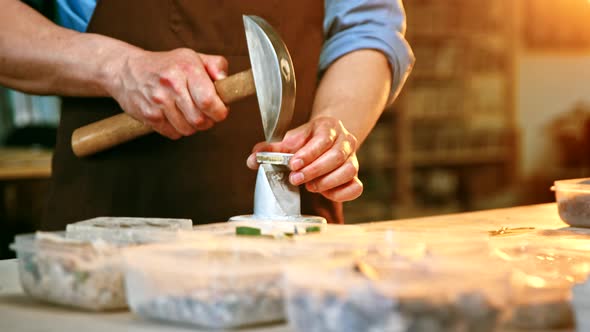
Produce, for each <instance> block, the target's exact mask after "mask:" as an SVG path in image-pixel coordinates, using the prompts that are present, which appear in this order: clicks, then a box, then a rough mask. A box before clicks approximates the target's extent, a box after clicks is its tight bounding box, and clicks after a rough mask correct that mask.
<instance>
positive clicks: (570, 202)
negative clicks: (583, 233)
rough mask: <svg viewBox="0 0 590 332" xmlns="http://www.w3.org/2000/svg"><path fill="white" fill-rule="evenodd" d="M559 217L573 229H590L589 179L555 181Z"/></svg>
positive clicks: (553, 188)
mask: <svg viewBox="0 0 590 332" xmlns="http://www.w3.org/2000/svg"><path fill="white" fill-rule="evenodd" d="M551 190H553V191H555V199H556V200H557V210H558V212H559V217H560V218H561V220H563V221H564V222H565V223H567V224H568V225H570V226H574V227H590V178H581V179H571V180H561V181H555V183H554V186H553V187H551Z"/></svg>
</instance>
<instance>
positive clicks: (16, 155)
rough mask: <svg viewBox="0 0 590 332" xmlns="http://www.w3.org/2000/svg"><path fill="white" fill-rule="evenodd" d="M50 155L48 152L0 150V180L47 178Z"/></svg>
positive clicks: (49, 174) (49, 171)
mask: <svg viewBox="0 0 590 332" xmlns="http://www.w3.org/2000/svg"><path fill="white" fill-rule="evenodd" d="M51 155H52V152H51V151H49V150H34V149H0V180H20V179H44V178H49V177H50V176H51Z"/></svg>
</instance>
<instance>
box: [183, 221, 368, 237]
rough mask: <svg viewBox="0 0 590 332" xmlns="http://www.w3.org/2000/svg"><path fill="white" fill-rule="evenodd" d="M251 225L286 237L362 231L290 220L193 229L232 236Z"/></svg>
mask: <svg viewBox="0 0 590 332" xmlns="http://www.w3.org/2000/svg"><path fill="white" fill-rule="evenodd" d="M238 227H252V228H257V229H259V230H260V231H261V233H262V234H261V235H265V236H270V237H273V238H286V237H292V236H297V235H318V234H321V235H345V234H357V233H364V230H363V228H362V227H359V226H355V225H336V224H318V223H306V222H291V221H264V220H260V221H231V222H222V223H215V224H208V225H199V226H195V227H194V231H195V232H198V233H203V234H209V235H216V236H234V235H236V228H238Z"/></svg>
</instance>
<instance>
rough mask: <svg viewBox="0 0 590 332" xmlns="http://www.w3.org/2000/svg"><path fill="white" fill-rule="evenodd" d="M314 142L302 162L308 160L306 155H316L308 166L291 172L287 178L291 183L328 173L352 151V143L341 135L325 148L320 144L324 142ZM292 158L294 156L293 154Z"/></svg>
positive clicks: (297, 183) (305, 180) (295, 163)
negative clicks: (314, 144) (334, 142)
mask: <svg viewBox="0 0 590 332" xmlns="http://www.w3.org/2000/svg"><path fill="white" fill-rule="evenodd" d="M312 143H313V139H312V140H311V141H310V144H312ZM316 144H317V145H316V147H315V148H314V147H312V148H310V149H309V151H311V153H309V154H307V155H306V156H305V157H303V158H301V159H302V160H303V161H304V162H308V161H307V160H306V159H304V158H306V157H307V158H310V157H308V156H311V157H314V156H315V154H317V155H318V157H315V159H312V161H311V164H308V166H305V167H304V168H302V169H299V170H295V172H293V173H291V175H290V177H289V179H290V181H291V183H292V184H294V185H299V184H302V183H304V182H309V181H311V180H313V179H315V178H317V177H320V176H322V175H325V174H328V173H330V172H332V171H334V170H336V169H338V168H339V167H340V166H342V165H343V164H344V163H345V162H346V161H347V160H348V159H349V157H350V156H351V155H352V154H353V152H354V150H353V148H352V143H351V142H350V141H348V140H347V139H346V138H344V137H342V138H341V139H338V141H337V142H336V144H333V145H332V146H331V147H329V148H328V149H327V150H323V149H324V146H325V145H324V146H322V145H320V144H326V143H323V142H320V143H316ZM306 147H307V145H306V146H305V147H304V148H303V149H305V148H306ZM303 149H302V150H303ZM319 151H322V152H319ZM293 158H295V156H294V157H293ZM293 164H294V165H300V164H297V161H293Z"/></svg>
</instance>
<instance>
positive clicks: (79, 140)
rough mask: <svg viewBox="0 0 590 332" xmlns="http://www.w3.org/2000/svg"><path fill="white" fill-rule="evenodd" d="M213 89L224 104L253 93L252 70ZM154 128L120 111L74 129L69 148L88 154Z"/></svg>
mask: <svg viewBox="0 0 590 332" xmlns="http://www.w3.org/2000/svg"><path fill="white" fill-rule="evenodd" d="M215 89H216V90H217V93H218V94H219V97H220V98H221V100H222V101H223V102H224V103H225V104H229V103H232V102H235V101H238V100H240V99H243V98H245V97H248V96H251V95H253V94H254V93H256V88H255V85H254V77H253V75H252V70H251V69H250V70H246V71H243V72H241V73H237V74H235V75H232V76H230V77H228V78H225V79H223V80H219V81H216V82H215ZM153 131H154V130H153V129H152V128H151V127H150V126H148V125H145V124H143V123H142V122H140V121H138V120H136V119H134V118H132V117H131V116H129V115H127V114H126V113H121V114H118V115H115V116H112V117H109V118H106V119H104V120H101V121H97V122H94V123H91V124H89V125H86V126H84V127H80V128H78V129H76V130H74V133H73V134H72V150H73V151H74V154H75V155H76V156H78V157H87V156H91V155H93V154H95V153H98V152H101V151H104V150H108V149H110V148H112V147H115V146H117V145H119V144H122V143H125V142H128V141H131V140H133V139H136V138H139V137H141V136H145V135H147V134H150V133H152V132H153Z"/></svg>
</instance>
